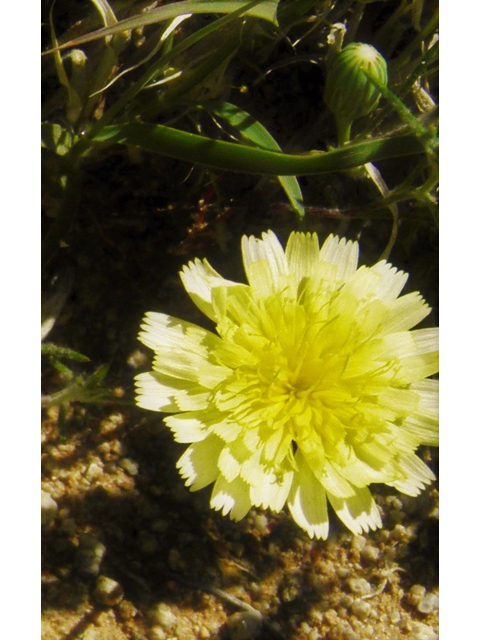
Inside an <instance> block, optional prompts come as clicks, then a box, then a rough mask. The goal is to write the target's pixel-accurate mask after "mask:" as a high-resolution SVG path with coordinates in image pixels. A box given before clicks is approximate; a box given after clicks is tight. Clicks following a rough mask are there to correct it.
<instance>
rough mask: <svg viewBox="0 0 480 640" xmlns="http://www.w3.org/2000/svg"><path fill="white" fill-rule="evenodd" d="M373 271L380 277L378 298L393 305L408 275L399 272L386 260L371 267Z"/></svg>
mask: <svg viewBox="0 0 480 640" xmlns="http://www.w3.org/2000/svg"><path fill="white" fill-rule="evenodd" d="M371 271H372V272H373V273H376V274H378V275H379V276H380V279H379V281H378V284H377V290H376V296H377V297H378V298H380V300H383V301H384V302H387V303H391V302H393V301H394V300H395V299H396V298H398V296H399V295H400V292H401V291H402V289H403V288H404V286H405V284H406V282H407V280H408V274H407V273H404V272H403V271H398V269H396V268H395V267H393V266H392V265H391V264H389V263H388V262H387V261H386V260H381V261H380V262H377V264H376V265H374V266H373V267H371Z"/></svg>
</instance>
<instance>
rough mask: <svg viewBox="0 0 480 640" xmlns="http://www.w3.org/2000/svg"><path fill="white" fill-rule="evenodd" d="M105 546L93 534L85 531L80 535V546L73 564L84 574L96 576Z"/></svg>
mask: <svg viewBox="0 0 480 640" xmlns="http://www.w3.org/2000/svg"><path fill="white" fill-rule="evenodd" d="M106 550H107V549H106V547H105V545H104V544H102V543H101V542H100V540H98V539H97V538H96V537H95V536H92V535H91V534H88V533H85V534H82V535H81V536H80V546H79V547H78V549H77V553H76V556H75V566H76V568H77V570H78V572H79V573H81V574H82V575H84V576H98V574H99V573H100V564H101V563H102V560H103V556H104V555H105V552H106Z"/></svg>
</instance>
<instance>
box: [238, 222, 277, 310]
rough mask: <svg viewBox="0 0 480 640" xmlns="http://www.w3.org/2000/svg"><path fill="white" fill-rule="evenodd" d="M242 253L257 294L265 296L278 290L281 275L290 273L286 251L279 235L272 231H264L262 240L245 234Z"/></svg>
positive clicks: (247, 273) (249, 280) (249, 277)
mask: <svg viewBox="0 0 480 640" xmlns="http://www.w3.org/2000/svg"><path fill="white" fill-rule="evenodd" d="M242 254H243V264H244V266H245V273H246V275H247V279H248V282H249V284H250V286H251V287H252V290H253V291H254V293H255V295H257V296H259V297H264V296H268V295H270V294H272V293H274V292H276V291H277V290H278V288H279V283H280V282H281V276H285V275H286V274H287V273H288V263H287V259H286V257H285V252H284V250H283V247H282V245H281V244H280V242H279V240H278V238H277V236H276V235H275V234H274V233H273V232H272V231H268V232H267V233H263V234H262V239H261V240H259V239H258V238H255V237H253V236H250V237H247V236H243V238H242Z"/></svg>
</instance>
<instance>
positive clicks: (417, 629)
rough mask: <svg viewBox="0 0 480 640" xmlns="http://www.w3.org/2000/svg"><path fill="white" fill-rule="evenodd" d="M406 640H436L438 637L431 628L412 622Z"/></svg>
mask: <svg viewBox="0 0 480 640" xmlns="http://www.w3.org/2000/svg"><path fill="white" fill-rule="evenodd" d="M407 640H438V635H437V634H436V633H435V631H434V630H433V629H432V627H429V626H428V625H426V624H423V622H413V623H412V630H411V631H410V633H409V634H408V636H407Z"/></svg>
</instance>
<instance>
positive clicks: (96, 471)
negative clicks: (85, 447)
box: [85, 462, 103, 482]
mask: <svg viewBox="0 0 480 640" xmlns="http://www.w3.org/2000/svg"><path fill="white" fill-rule="evenodd" d="M102 473H103V467H101V466H100V465H98V464H96V463H95V462H92V464H90V465H89V467H88V469H87V472H86V474H85V478H86V479H87V480H88V481H89V482H93V481H94V480H96V479H97V478H99V477H100V476H101V475H102Z"/></svg>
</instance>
